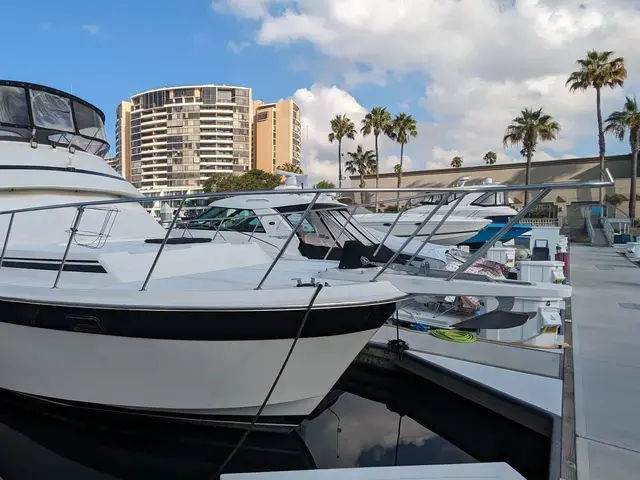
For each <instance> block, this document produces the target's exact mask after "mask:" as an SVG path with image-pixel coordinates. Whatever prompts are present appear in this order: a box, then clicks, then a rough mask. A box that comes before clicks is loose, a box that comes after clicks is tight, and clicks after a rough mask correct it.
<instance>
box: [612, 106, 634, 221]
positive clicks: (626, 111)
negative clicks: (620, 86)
mask: <svg viewBox="0 0 640 480" xmlns="http://www.w3.org/2000/svg"><path fill="white" fill-rule="evenodd" d="M605 123H606V127H605V129H604V131H605V132H607V133H613V134H614V135H615V136H616V137H617V138H618V140H620V141H623V140H624V136H625V134H626V133H627V131H629V145H630V146H631V186H630V188H629V218H632V219H635V218H636V195H637V191H636V188H637V187H636V182H637V179H638V151H639V150H640V110H639V109H638V102H637V101H636V98H635V97H633V98H630V97H627V100H626V101H625V102H624V107H623V108H622V110H621V111H618V112H613V113H612V114H611V115H609V117H608V118H607V120H606V121H605Z"/></svg>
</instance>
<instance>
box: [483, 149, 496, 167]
mask: <svg viewBox="0 0 640 480" xmlns="http://www.w3.org/2000/svg"><path fill="white" fill-rule="evenodd" d="M482 159H483V160H484V163H486V164H487V165H493V164H494V163H496V162H497V161H498V156H497V155H496V152H492V151H491V150H489V151H488V152H487V153H485V154H484V157H482Z"/></svg>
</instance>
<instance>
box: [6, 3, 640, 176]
mask: <svg viewBox="0 0 640 480" xmlns="http://www.w3.org/2000/svg"><path fill="white" fill-rule="evenodd" d="M215 2H217V3H218V5H221V6H222V8H221V9H218V10H216V9H214V8H212V2H211V0H184V1H180V2H178V1H173V0H172V1H160V2H159V1H151V0H135V1H131V0H128V1H125V0H112V1H110V2H92V1H86V0H84V1H83V0H63V1H61V2H60V1H59V2H50V1H45V0H32V1H30V2H28V4H23V3H20V2H5V4H4V5H3V18H4V19H10V21H5V22H3V28H2V29H0V41H2V42H3V45H4V49H3V55H2V61H0V78H4V79H14V80H23V81H30V82H35V83H42V84H46V85H49V86H52V87H55V88H59V89H61V90H66V91H71V90H72V91H73V93H74V94H76V95H78V96H80V97H82V98H84V99H86V100H87V101H89V102H91V103H93V104H95V105H97V106H98V107H99V108H101V109H102V110H103V111H104V112H105V114H106V115H107V129H108V134H109V138H110V141H111V143H113V120H114V116H115V107H116V105H117V104H118V102H119V101H120V100H123V99H127V98H129V97H130V96H131V94H133V93H135V92H137V91H143V90H147V89H151V88H156V87H161V86H169V85H180V84H198V83H218V84H223V83H224V84H235V85H243V86H249V87H252V88H253V95H254V98H261V99H264V100H269V101H273V100H277V99H279V98H286V97H291V96H292V95H294V94H295V92H296V91H297V90H298V89H306V90H304V91H302V93H300V92H299V94H298V95H297V96H296V97H295V98H296V99H297V100H299V103H300V101H302V100H303V99H304V98H306V99H307V100H309V99H310V98H311V99H312V100H313V101H311V100H309V101H308V102H306V103H304V102H303V103H302V104H301V108H302V111H303V121H304V122H306V125H308V128H307V129H306V130H307V131H309V132H311V133H309V136H310V137H311V136H313V138H307V139H306V140H307V142H306V145H304V144H303V160H304V159H305V156H306V158H307V160H306V161H307V163H308V167H309V168H315V167H317V168H321V167H323V166H324V167H326V168H325V169H324V170H323V171H329V170H328V167H329V166H330V164H331V162H334V161H335V152H334V150H335V146H332V145H328V144H327V142H326V134H327V131H326V129H327V124H328V120H329V119H330V118H331V117H332V116H333V115H335V114H338V113H345V112H346V113H349V114H350V115H352V117H353V118H354V120H356V122H358V121H359V120H358V119H359V118H360V117H361V115H362V113H363V112H364V110H366V109H368V108H370V107H372V106H374V105H376V104H382V105H385V106H388V107H389V109H390V110H391V111H392V112H397V111H405V112H408V113H411V114H412V115H414V117H415V118H416V119H417V120H418V121H419V122H420V130H419V137H418V139H416V140H414V141H412V143H411V144H410V145H409V146H408V147H407V149H406V153H407V156H408V157H409V160H408V163H407V167H408V169H416V168H425V167H427V168H433V167H442V166H446V165H447V164H448V163H449V162H450V159H451V158H452V157H453V156H454V155H458V154H460V155H463V156H464V158H465V164H473V163H478V162H479V161H481V158H482V154H483V153H484V152H486V151H487V150H489V149H492V150H495V151H497V152H498V154H499V161H501V162H502V161H517V160H520V158H519V155H518V152H517V150H507V151H504V150H503V149H502V146H501V143H500V139H501V136H502V133H503V132H504V127H505V126H506V123H507V122H508V121H509V119H511V118H513V116H514V115H515V114H517V113H518V111H519V109H521V108H524V107H528V106H536V107H537V106H544V107H545V109H546V110H547V111H549V113H551V114H552V115H553V116H554V117H556V118H557V119H558V120H560V121H561V123H562V125H563V133H562V136H561V138H560V139H559V140H558V141H557V142H554V143H553V144H548V145H545V146H543V147H541V148H540V149H539V157H538V159H545V158H560V157H563V156H571V155H579V156H584V155H592V154H596V139H595V137H594V133H595V111H594V108H593V107H594V99H593V93H592V92H588V93H587V94H584V95H582V94H579V95H572V94H569V93H568V92H567V90H566V88H565V87H564V80H565V79H566V75H567V73H568V72H570V71H571V69H572V67H573V64H574V61H575V59H576V58H579V57H580V56H582V54H583V53H584V52H585V51H586V50H587V49H588V48H593V47H594V46H597V47H598V48H602V49H604V48H611V49H614V50H616V51H617V52H619V53H620V54H623V55H624V56H625V58H627V59H628V61H629V70H630V77H634V73H638V72H640V68H639V66H640V53H639V52H638V50H637V49H635V48H631V46H632V45H636V44H638V42H640V29H639V28H637V25H640V13H639V12H638V10H637V8H636V7H634V6H633V2H629V0H606V1H605V0H589V1H588V2H579V1H577V0H526V1H524V0H522V1H519V2H512V1H510V2H506V3H505V2H502V8H497V7H496V5H497V4H498V3H500V1H499V0H403V1H402V2H398V0H215ZM496 2H498V3H496ZM583 4H587V5H588V7H584V5H583ZM25 5H26V7H27V8H25ZM259 12H262V13H259ZM633 19H637V21H635V20H633ZM634 25H635V26H634ZM612 32H613V33H614V35H612ZM516 34H517V35H518V41H517V42H507V41H506V39H508V38H513V36H514V35H516ZM541 52H543V54H542V55H541ZM367 72H369V73H367ZM628 83H629V87H628V88H627V91H626V93H635V92H634V91H633V90H634V88H633V87H634V86H638V81H637V75H635V78H634V80H633V81H631V80H630V82H628ZM333 85H335V86H337V88H338V90H337V91H336V90H330V87H331V86H333ZM305 95H306V96H305ZM622 98H623V92H622V91H619V92H614V93H607V95H606V97H605V115H606V114H607V113H608V112H610V111H611V109H613V108H615V106H617V105H618V104H620V103H621V99H622ZM303 135H304V133H303ZM358 141H361V140H358ZM364 142H365V143H367V142H368V140H366V139H365V140H364ZM348 148H351V146H348ZM608 151H609V152H610V153H625V152H626V151H628V146H627V145H626V143H619V142H617V141H615V140H613V139H610V140H609V142H608ZM383 154H384V155H385V156H391V155H397V147H396V146H394V145H391V144H389V142H385V144H384V145H383ZM395 161H396V160H395V159H393V158H389V159H388V161H387V162H386V163H387V167H389V168H392V164H393V162H395Z"/></svg>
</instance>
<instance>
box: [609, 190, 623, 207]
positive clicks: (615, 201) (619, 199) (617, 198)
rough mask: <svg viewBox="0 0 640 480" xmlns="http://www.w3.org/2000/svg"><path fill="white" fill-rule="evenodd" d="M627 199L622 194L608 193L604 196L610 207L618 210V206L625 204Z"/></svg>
mask: <svg viewBox="0 0 640 480" xmlns="http://www.w3.org/2000/svg"><path fill="white" fill-rule="evenodd" d="M626 200H627V197H625V196H624V195H622V194H621V193H607V194H606V195H605V196H604V201H605V202H607V203H608V204H609V205H613V206H614V207H615V208H618V205H620V204H621V203H623V202H625V201H626Z"/></svg>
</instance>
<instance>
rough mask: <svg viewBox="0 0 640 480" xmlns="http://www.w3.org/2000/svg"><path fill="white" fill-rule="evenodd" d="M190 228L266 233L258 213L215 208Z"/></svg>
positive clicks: (246, 210) (197, 218)
mask: <svg viewBox="0 0 640 480" xmlns="http://www.w3.org/2000/svg"><path fill="white" fill-rule="evenodd" d="M188 228H190V229H195V230H220V231H221V232H241V233H265V229H264V226H263V225H262V223H261V221H260V219H259V218H257V217H256V213H255V212H254V211H253V210H249V209H239V208H228V207H213V208H210V209H209V210H207V211H206V212H203V213H202V214H200V215H199V216H197V217H196V218H195V219H194V220H193V221H191V222H190V223H189V226H188Z"/></svg>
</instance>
